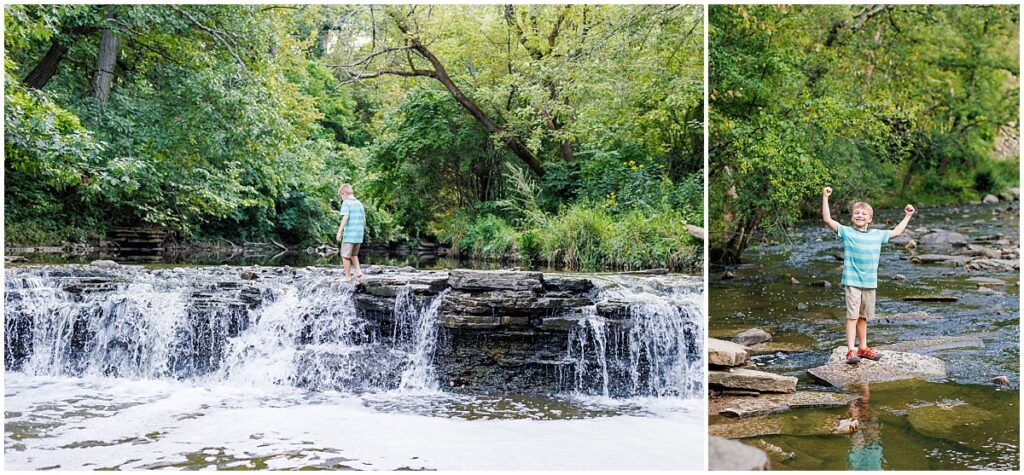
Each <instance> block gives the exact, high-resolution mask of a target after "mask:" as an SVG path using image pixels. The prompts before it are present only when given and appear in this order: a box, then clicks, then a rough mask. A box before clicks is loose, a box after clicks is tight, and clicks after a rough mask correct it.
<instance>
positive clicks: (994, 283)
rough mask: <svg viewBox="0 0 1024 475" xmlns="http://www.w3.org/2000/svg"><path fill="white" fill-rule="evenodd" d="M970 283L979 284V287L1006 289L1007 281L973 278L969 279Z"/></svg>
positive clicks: (992, 278)
mask: <svg viewBox="0 0 1024 475" xmlns="http://www.w3.org/2000/svg"><path fill="white" fill-rule="evenodd" d="M967 281H968V282H974V283H976V284H978V287H1004V286H1006V281H1005V280H1002V279H996V278H994V277H971V278H969V279H967Z"/></svg>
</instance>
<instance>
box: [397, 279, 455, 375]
mask: <svg viewBox="0 0 1024 475" xmlns="http://www.w3.org/2000/svg"><path fill="white" fill-rule="evenodd" d="M447 294H448V291H447V290H445V291H443V292H441V294H439V295H438V296H437V297H435V298H434V300H433V301H432V302H431V303H430V306H428V307H427V308H426V309H425V310H423V311H420V312H414V313H413V314H412V315H413V316H414V317H415V318H414V319H408V321H410V322H411V323H412V325H413V326H414V328H415V331H414V332H413V335H414V338H413V339H412V348H411V350H412V351H411V353H410V362H411V364H410V365H409V367H408V368H407V369H406V370H405V371H403V372H402V381H401V382H400V383H399V385H398V388H399V389H416V390H436V389H438V388H437V375H436V373H435V371H434V350H435V349H437V314H438V312H439V311H440V310H441V304H443V303H444V298H445V296H446V295H447ZM399 308H400V307H399V306H395V311H396V315H395V316H396V320H397V318H398V313H397V312H398V310H399ZM406 318H408V317H406Z"/></svg>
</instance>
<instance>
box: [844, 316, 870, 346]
mask: <svg viewBox="0 0 1024 475" xmlns="http://www.w3.org/2000/svg"><path fill="white" fill-rule="evenodd" d="M860 321H861V320H850V319H846V349H848V350H850V351H857V346H856V345H854V338H856V336H857V330H858V327H859V325H858V323H857V322H860ZM865 323H866V321H865Z"/></svg>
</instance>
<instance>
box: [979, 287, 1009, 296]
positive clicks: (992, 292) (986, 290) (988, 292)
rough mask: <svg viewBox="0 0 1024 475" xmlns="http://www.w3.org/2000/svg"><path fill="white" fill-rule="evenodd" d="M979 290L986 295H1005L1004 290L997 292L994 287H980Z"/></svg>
mask: <svg viewBox="0 0 1024 475" xmlns="http://www.w3.org/2000/svg"><path fill="white" fill-rule="evenodd" d="M977 292H978V293H979V294H985V295H1003V293H1002V292H996V291H995V290H994V289H991V288H988V287H978V290H977Z"/></svg>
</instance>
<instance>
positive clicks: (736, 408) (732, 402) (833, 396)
mask: <svg viewBox="0 0 1024 475" xmlns="http://www.w3.org/2000/svg"><path fill="white" fill-rule="evenodd" d="M728 399H729V402H726V403H725V408H723V409H721V410H720V411H719V414H721V415H723V416H726V417H736V418H740V419H743V418H747V417H755V416H764V415H768V414H775V413H777V412H785V411H789V410H791V409H809V408H826V407H842V406H846V405H848V404H849V403H850V401H853V400H855V399H857V396H853V395H850V394H840V393H826V392H821V391H800V392H797V393H791V394H764V395H761V396H758V397H731V398H728Z"/></svg>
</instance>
